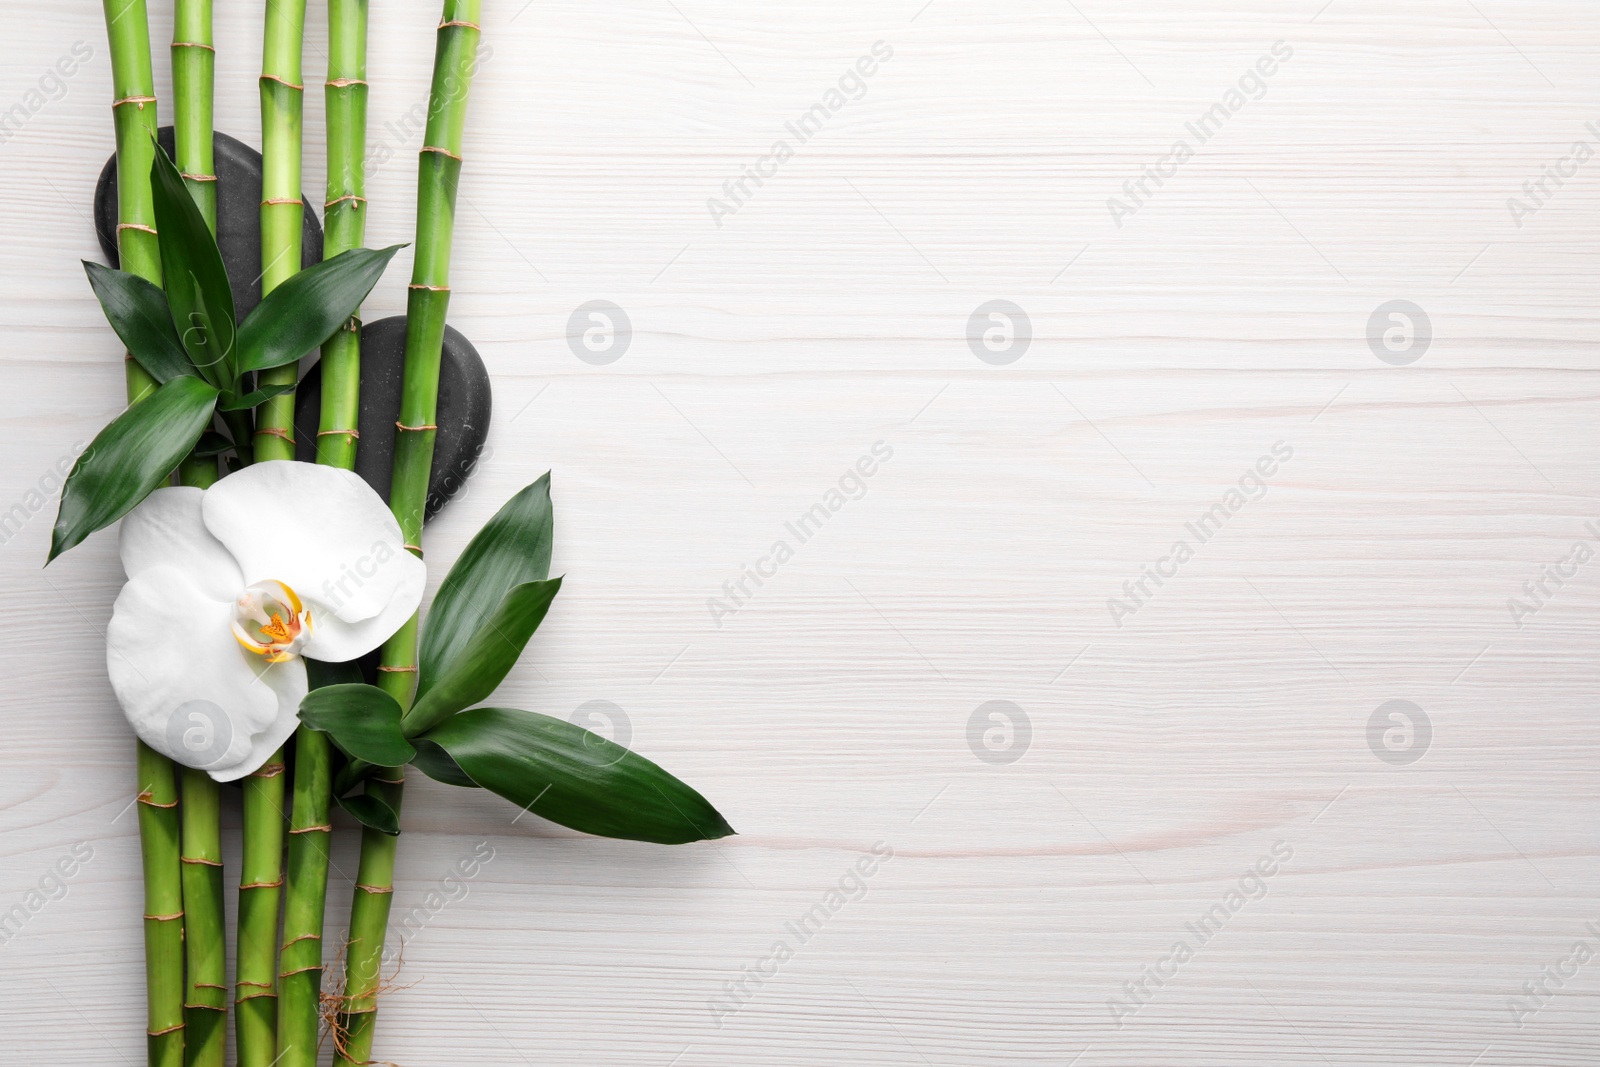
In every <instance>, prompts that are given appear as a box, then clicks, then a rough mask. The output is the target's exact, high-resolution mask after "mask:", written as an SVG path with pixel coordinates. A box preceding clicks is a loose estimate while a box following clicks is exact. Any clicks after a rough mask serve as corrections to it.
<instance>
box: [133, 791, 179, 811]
mask: <svg viewBox="0 0 1600 1067" xmlns="http://www.w3.org/2000/svg"><path fill="white" fill-rule="evenodd" d="M139 803H141V804H143V805H144V806H145V807H147V808H175V807H177V806H178V802H177V801H176V800H169V801H167V802H166V803H165V804H161V803H158V802H157V801H156V798H155V796H154V795H153V794H151V793H140V794H139Z"/></svg>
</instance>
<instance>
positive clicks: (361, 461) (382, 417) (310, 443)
mask: <svg viewBox="0 0 1600 1067" xmlns="http://www.w3.org/2000/svg"><path fill="white" fill-rule="evenodd" d="M405 351H406V319H405V316H404V315H396V316H394V317H392V318H387V319H379V320H378V321H376V322H369V323H367V324H365V325H364V326H362V328H361V418H360V421H359V423H358V424H357V427H356V428H357V430H359V431H360V433H361V438H360V440H359V441H358V442H357V443H356V473H357V474H359V475H361V477H362V478H364V479H365V480H366V482H367V484H368V485H370V486H372V488H373V489H375V490H376V491H377V492H378V494H379V495H380V496H383V497H385V498H387V497H388V495H389V482H390V477H391V474H392V469H393V466H394V439H395V435H396V433H397V431H396V429H395V421H396V420H397V419H399V418H400V389H401V385H402V371H403V368H404V364H405ZM490 408H491V404H490V394H489V372H488V371H487V370H486V369H484V366H483V360H482V359H480V358H479V357H478V351H477V349H475V348H473V347H472V343H471V342H470V341H468V340H467V339H466V338H465V337H463V336H462V335H461V333H460V332H459V331H458V330H455V329H453V328H451V327H449V326H446V327H445V331H444V352H443V357H442V359H441V360H440V365H439V413H438V416H437V417H436V418H435V420H434V421H435V423H436V424H437V425H438V427H439V432H438V434H437V435H436V436H435V438H434V445H433V476H432V477H431V478H430V479H429V480H428V503H427V508H426V511H425V513H424V516H423V517H424V519H431V518H433V516H434V515H436V514H437V513H438V511H439V509H440V508H442V507H444V505H445V502H446V501H448V500H449V499H450V498H451V497H452V496H455V495H456V493H458V492H460V490H461V487H462V486H463V485H464V484H465V483H466V480H467V478H468V476H470V475H471V474H472V471H473V469H474V468H475V467H476V466H477V463H478V460H479V458H480V457H481V456H482V454H483V445H484V441H485V440H486V439H487V438H488V436H489V414H490ZM321 410H322V365H321V364H320V363H319V364H317V365H316V366H315V367H312V368H311V370H310V371H308V372H307V373H306V376H305V377H304V378H302V379H301V380H300V391H299V393H298V394H296V396H295V413H294V436H295V457H296V458H297V459H303V460H311V459H315V458H316V454H317V446H316V440H317V422H318V416H319V413H320V411H321Z"/></svg>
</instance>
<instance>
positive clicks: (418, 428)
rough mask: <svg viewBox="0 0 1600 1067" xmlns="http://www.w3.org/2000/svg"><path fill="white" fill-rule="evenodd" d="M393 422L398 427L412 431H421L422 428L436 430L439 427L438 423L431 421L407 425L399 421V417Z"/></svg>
mask: <svg viewBox="0 0 1600 1067" xmlns="http://www.w3.org/2000/svg"><path fill="white" fill-rule="evenodd" d="M394 424H395V426H396V427H398V428H399V429H402V430H410V431H412V432H414V433H415V432H419V431H422V430H437V429H438V428H439V427H438V424H436V423H432V422H425V423H422V424H421V425H420V426H407V425H406V424H405V423H403V422H401V421H400V420H399V419H396V420H395V423H394Z"/></svg>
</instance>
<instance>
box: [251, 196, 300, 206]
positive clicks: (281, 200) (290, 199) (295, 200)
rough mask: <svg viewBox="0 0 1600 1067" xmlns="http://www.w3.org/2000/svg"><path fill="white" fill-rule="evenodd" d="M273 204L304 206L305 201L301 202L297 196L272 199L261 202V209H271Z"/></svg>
mask: <svg viewBox="0 0 1600 1067" xmlns="http://www.w3.org/2000/svg"><path fill="white" fill-rule="evenodd" d="M274 204H301V205H304V204H305V201H304V200H301V199H300V198H299V197H297V196H279V197H274V198H273V199H271V200H263V201H261V206H262V207H272V206H273V205H274Z"/></svg>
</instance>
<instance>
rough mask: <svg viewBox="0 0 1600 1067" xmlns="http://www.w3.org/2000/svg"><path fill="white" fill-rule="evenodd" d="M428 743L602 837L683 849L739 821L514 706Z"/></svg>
mask: <svg viewBox="0 0 1600 1067" xmlns="http://www.w3.org/2000/svg"><path fill="white" fill-rule="evenodd" d="M421 740H424V741H431V742H433V743H434V744H436V745H438V746H439V747H440V748H442V749H444V750H445V751H446V752H448V753H449V754H450V756H451V758H452V759H454V760H455V762H456V763H457V764H459V765H460V767H461V769H462V770H463V771H465V772H466V773H467V774H469V775H471V776H472V779H473V781H475V782H477V783H478V784H479V785H481V786H483V787H484V788H485V789H488V790H491V791H493V792H495V793H498V794H499V795H500V796H503V797H505V798H506V799H507V800H509V801H511V803H513V804H515V805H517V806H518V807H520V808H524V809H526V810H528V811H531V812H533V813H534V814H535V815H538V816H541V817H542V818H546V819H549V820H550V821H551V822H557V823H560V824H561V825H562V826H566V827H570V828H571V829H574V830H577V831H580V832H581V833H586V834H597V835H599V836H601V837H622V838H627V839H628V840H631V841H654V842H656V843H657V844H663V845H677V844H682V843H684V842H686V841H705V840H709V839H712V838H717V837H727V836H728V835H729V834H731V833H733V827H731V826H729V825H728V823H727V820H726V819H724V818H723V817H722V816H721V814H719V813H718V812H717V809H716V808H713V807H712V806H711V804H710V803H709V802H708V801H707V800H706V798H705V797H703V796H701V795H700V794H699V793H697V792H695V791H694V790H693V789H691V788H690V787H689V786H687V785H685V784H684V783H683V782H680V781H679V780H678V779H676V778H674V777H673V776H672V775H670V774H668V773H667V772H666V771H664V770H662V769H661V768H660V767H657V766H656V765H655V764H654V763H652V762H650V761H649V760H647V759H645V758H644V757H643V756H641V755H639V754H637V753H635V752H630V751H628V750H627V749H625V748H623V747H622V746H621V745H618V744H616V743H615V742H612V741H608V740H606V739H605V738H603V737H601V736H600V735H598V734H592V733H590V732H589V731H588V730H585V729H584V728H583V727H581V726H574V725H573V724H572V723H570V722H565V721H563V720H561V719H554V718H551V717H550V716H548V715H539V714H537V713H535V712H531V711H518V710H516V709H514V708H473V709H472V710H471V711H463V712H462V713H461V714H459V715H456V716H454V717H452V718H451V719H449V720H448V721H446V722H444V723H443V724H442V725H440V726H438V727H436V728H434V729H433V730H430V731H429V732H428V733H427V734H425V735H424V736H423V737H422V738H421Z"/></svg>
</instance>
